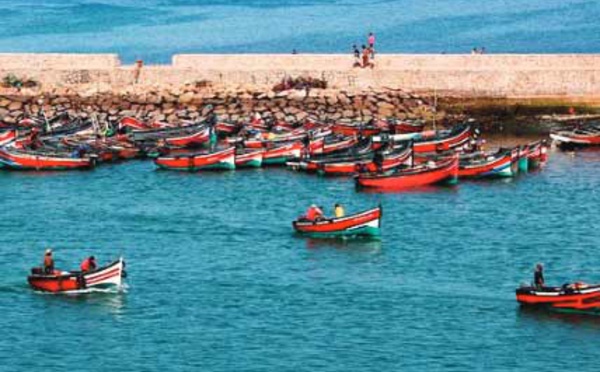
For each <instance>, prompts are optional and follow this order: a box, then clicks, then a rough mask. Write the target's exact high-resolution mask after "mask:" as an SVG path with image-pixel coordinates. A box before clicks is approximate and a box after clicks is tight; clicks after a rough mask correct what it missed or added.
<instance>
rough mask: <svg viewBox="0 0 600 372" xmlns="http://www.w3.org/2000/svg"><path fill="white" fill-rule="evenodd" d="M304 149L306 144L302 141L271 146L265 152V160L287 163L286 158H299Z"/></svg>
mask: <svg viewBox="0 0 600 372" xmlns="http://www.w3.org/2000/svg"><path fill="white" fill-rule="evenodd" d="M303 149H304V145H303V144H302V142H294V143H289V144H285V145H281V146H277V147H273V148H269V149H266V150H265V152H264V154H263V161H264V162H266V163H269V162H272V161H277V162H283V163H285V161H286V160H289V159H297V158H299V157H300V155H301V153H302V150H303Z"/></svg>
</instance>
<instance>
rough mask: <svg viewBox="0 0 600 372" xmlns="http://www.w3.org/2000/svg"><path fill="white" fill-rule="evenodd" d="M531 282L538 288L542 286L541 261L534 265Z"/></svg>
mask: <svg viewBox="0 0 600 372" xmlns="http://www.w3.org/2000/svg"><path fill="white" fill-rule="evenodd" d="M533 283H534V285H535V287H536V288H538V289H541V288H542V287H544V266H543V265H542V264H541V263H539V264H537V265H536V266H535V271H534V273H533Z"/></svg>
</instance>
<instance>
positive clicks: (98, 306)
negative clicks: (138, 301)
mask: <svg viewBox="0 0 600 372" xmlns="http://www.w3.org/2000/svg"><path fill="white" fill-rule="evenodd" d="M33 293H35V294H36V295H39V296H42V297H44V298H46V299H47V301H46V303H47V304H48V306H67V305H72V306H85V307H86V311H92V312H99V313H108V314H112V315H114V316H119V315H123V314H124V313H125V309H126V305H127V303H126V297H127V286H126V285H124V286H123V288H121V289H118V290H117V289H107V290H100V289H94V290H87V291H81V292H78V291H76V292H71V293H48V292H33Z"/></svg>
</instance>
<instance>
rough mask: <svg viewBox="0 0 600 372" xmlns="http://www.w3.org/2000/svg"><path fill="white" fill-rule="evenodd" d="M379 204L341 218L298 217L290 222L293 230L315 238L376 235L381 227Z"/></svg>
mask: <svg viewBox="0 0 600 372" xmlns="http://www.w3.org/2000/svg"><path fill="white" fill-rule="evenodd" d="M381 216H382V209H381V206H379V207H377V208H373V209H369V210H367V211H364V212H360V213H356V214H353V215H350V216H345V217H341V218H325V219H317V220H315V221H311V220H307V219H305V218H303V217H300V218H298V219H297V220H296V221H294V222H293V223H292V225H293V227H294V230H296V232H298V233H301V234H303V235H306V236H311V237H315V238H327V237H348V236H378V235H379V233H380V231H379V230H380V228H381Z"/></svg>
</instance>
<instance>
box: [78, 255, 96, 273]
mask: <svg viewBox="0 0 600 372" xmlns="http://www.w3.org/2000/svg"><path fill="white" fill-rule="evenodd" d="M80 268H81V271H82V272H88V271H94V270H96V257H94V256H89V257H88V258H86V259H85V260H83V262H82V263H81V266H80Z"/></svg>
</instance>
